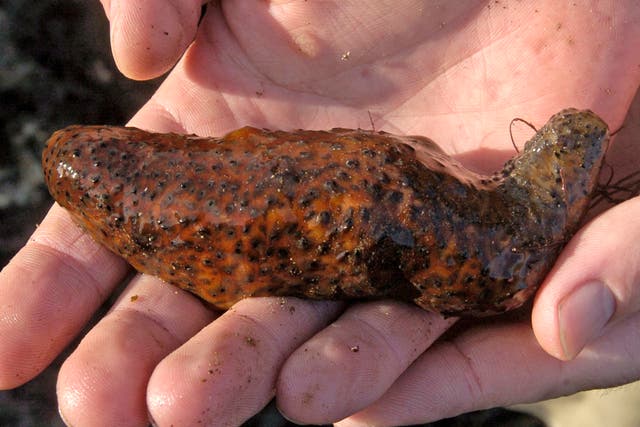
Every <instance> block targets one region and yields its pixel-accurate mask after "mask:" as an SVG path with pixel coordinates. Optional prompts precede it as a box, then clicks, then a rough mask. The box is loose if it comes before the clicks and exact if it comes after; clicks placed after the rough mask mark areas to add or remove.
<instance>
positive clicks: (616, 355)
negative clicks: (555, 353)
mask: <svg viewBox="0 0 640 427" xmlns="http://www.w3.org/2000/svg"><path fill="white" fill-rule="evenodd" d="M639 331H640V316H639V315H636V316H634V317H631V318H629V319H627V321H625V322H621V323H619V324H617V325H616V326H615V327H614V328H613V329H612V330H611V333H610V334H608V335H607V336H606V337H602V338H600V339H599V340H597V341H596V342H595V343H593V344H592V345H590V346H589V347H588V351H584V352H582V353H581V354H580V355H579V356H578V357H577V358H576V359H574V360H572V361H569V362H562V361H560V360H558V359H556V358H554V357H552V356H550V355H549V354H547V353H546V352H544V350H542V348H540V346H539V345H538V343H537V342H536V339H535V336H534V335H533V332H532V331H531V328H530V327H529V326H528V325H526V324H511V325H500V326H494V327H492V328H486V327H485V328H477V329H475V330H470V331H468V332H467V333H465V334H463V335H461V336H459V337H457V338H455V339H454V340H452V341H444V342H441V343H438V344H436V345H435V346H433V347H432V348H430V349H429V350H428V351H427V352H426V353H424V355H422V356H421V357H420V358H419V359H418V360H417V361H416V362H415V363H414V364H413V365H412V366H411V367H410V368H409V369H408V370H407V371H406V372H405V373H404V374H403V375H402V376H401V377H400V378H399V379H398V381H396V383H394V384H393V386H392V387H391V389H390V390H389V391H388V392H387V393H386V394H385V395H384V396H383V397H382V398H381V399H379V400H378V401H377V402H375V403H374V404H373V405H371V406H370V407H368V408H366V409H364V410H363V411H361V412H359V413H357V414H354V415H352V416H350V417H349V418H347V419H345V420H343V421H341V422H339V423H337V424H336V425H337V426H339V427H355V426H365V425H367V426H368V425H376V426H394V425H410V424H418V423H426V422H431V421H435V420H440V419H442V418H448V417H452V416H455V415H459V414H461V413H465V412H470V411H475V410H480V409H486V408H492V407H496V406H508V405H512V404H515V403H523V402H533V401H538V400H543V399H548V398H551V397H557V396H561V395H566V394H571V393H574V392H576V391H578V390H584V389H589V388H601V387H611V386H614V385H620V384H624V383H627V382H631V381H633V380H634V379H637V378H638V377H639V376H640V363H638V360H637V357H636V355H637V354H638V351H640V333H639Z"/></svg>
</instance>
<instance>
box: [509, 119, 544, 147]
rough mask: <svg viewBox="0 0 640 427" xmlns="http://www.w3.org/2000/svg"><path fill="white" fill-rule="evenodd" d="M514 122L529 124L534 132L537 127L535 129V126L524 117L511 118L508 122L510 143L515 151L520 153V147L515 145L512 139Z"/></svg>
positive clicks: (536, 130)
mask: <svg viewBox="0 0 640 427" xmlns="http://www.w3.org/2000/svg"><path fill="white" fill-rule="evenodd" d="M514 122H522V123H524V124H525V125H527V126H529V127H530V128H531V129H533V131H534V132H536V133H538V129H536V127H535V126H534V125H533V124H531V123H529V122H528V121H526V120H525V119H521V118H520V117H516V118H515V119H513V120H511V123H509V136H510V137H511V145H513V148H515V149H516V153H518V154H520V149H519V148H518V146H517V145H516V141H515V140H514V139H513V123H514Z"/></svg>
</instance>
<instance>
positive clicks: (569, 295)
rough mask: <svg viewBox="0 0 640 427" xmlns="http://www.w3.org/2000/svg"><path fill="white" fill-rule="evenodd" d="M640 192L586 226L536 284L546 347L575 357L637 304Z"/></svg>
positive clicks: (538, 324)
mask: <svg viewBox="0 0 640 427" xmlns="http://www.w3.org/2000/svg"><path fill="white" fill-rule="evenodd" d="M639 217H640V198H635V199H631V200H628V201H626V202H624V203H621V204H619V205H617V206H615V207H613V208H612V209H610V210H608V211H607V212H605V213H604V214H602V215H600V216H599V217H597V218H595V219H594V220H593V221H591V222H590V223H588V224H587V225H586V226H584V227H583V228H582V229H581V230H580V231H579V232H578V233H577V234H576V235H575V236H574V238H573V239H572V240H571V241H570V242H569V244H568V245H567V247H566V248H565V249H564V250H563V252H562V254H561V255H560V257H559V258H558V261H557V262H556V265H555V267H554V268H553V270H552V271H551V272H550V273H549V275H548V277H547V279H546V280H545V283H544V284H543V285H542V287H541V288H540V291H539V292H538V295H537V296H536V300H535V303H534V307H533V312H532V322H533V330H534V333H535V335H536V338H537V340H538V342H539V343H540V345H541V346H542V347H543V348H544V350H545V351H546V352H547V353H549V354H551V355H552V356H554V357H557V358H558V359H562V360H569V359H573V358H574V357H575V356H576V355H577V354H578V353H579V352H580V351H581V350H582V349H583V348H584V347H585V346H586V345H588V344H589V343H590V342H591V341H593V340H595V339H596V338H598V337H600V336H601V335H603V334H605V333H606V331H607V326H608V325H610V324H612V323H614V322H617V321H619V320H622V319H624V318H626V317H629V316H630V315H631V314H633V313H635V312H637V311H638V310H639V309H640V286H639V285H640V246H638V241H640V222H638V221H637V218H639Z"/></svg>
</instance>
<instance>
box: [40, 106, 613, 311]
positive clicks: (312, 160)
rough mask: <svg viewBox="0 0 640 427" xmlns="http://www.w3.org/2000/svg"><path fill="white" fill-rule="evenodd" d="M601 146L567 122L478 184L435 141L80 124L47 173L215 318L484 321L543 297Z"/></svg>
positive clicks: (566, 115) (587, 130) (92, 228)
mask: <svg viewBox="0 0 640 427" xmlns="http://www.w3.org/2000/svg"><path fill="white" fill-rule="evenodd" d="M608 141H609V134H608V128H607V125H606V124H605V123H604V122H603V121H602V120H601V119H600V118H598V117H597V116H596V115H595V114H594V113H592V112H590V111H578V110H574V109H567V110H563V111H562V112H560V113H558V114H556V115H554V116H553V117H552V118H551V119H550V120H549V122H548V123H547V124H546V125H545V126H544V127H543V128H542V129H540V130H539V131H538V133H537V134H536V135H535V136H534V137H533V138H532V139H531V140H530V141H529V142H527V144H526V145H525V148H524V150H523V152H522V153H521V154H520V155H519V156H517V157H516V158H514V159H512V160H511V161H509V162H508V163H507V164H506V165H505V167H504V169H503V170H502V171H500V172H497V173H496V174H495V175H494V176H492V177H485V176H480V175H477V174H474V173H472V172H469V171H467V170H465V169H464V168H463V167H462V166H460V165H459V164H458V163H456V162H455V161H454V160H452V159H450V158H449V157H448V156H447V155H446V154H444V153H443V152H442V151H441V150H440V149H439V148H438V147H437V146H436V145H435V143H433V142H432V141H431V140H429V139H427V138H423V137H399V136H393V135H390V134H387V133H383V132H369V131H362V130H347V129H333V130H331V131H326V132H325V131H304V130H299V131H295V132H282V131H268V130H259V129H254V128H250V127H245V128H242V129H239V130H236V131H233V132H231V133H229V134H228V135H226V136H224V137H222V138H199V137H195V136H184V135H176V134H155V133H148V132H145V131H142V130H139V129H134V128H120V127H106V126H71V127H69V128H66V129H63V130H61V131H58V132H56V133H54V135H53V136H52V137H51V139H50V140H49V141H48V143H47V147H46V149H45V151H44V153H43V167H44V171H45V176H46V182H47V185H48V186H49V189H50V192H51V194H52V195H53V197H54V198H55V199H56V201H57V202H58V203H59V204H60V205H62V206H63V207H65V208H66V209H68V210H69V211H70V212H71V214H72V215H73V216H74V218H75V219H76V221H77V222H78V224H80V225H81V226H82V227H83V228H85V229H86V230H87V232H88V233H89V234H91V236H93V238H94V239H95V240H96V241H98V242H100V243H102V244H104V245H105V246H107V247H108V248H110V249H111V250H112V251H114V252H115V253H117V254H119V255H121V256H122V257H124V258H125V259H127V260H128V261H129V263H131V265H133V266H134V267H135V268H136V269H137V270H139V271H141V272H144V273H148V274H152V275H156V276H158V277H160V278H162V279H164V280H165V281H167V282H170V283H172V284H175V285H177V286H180V287H181V288H183V289H186V290H188V291H190V292H193V293H194V294H196V295H198V296H199V297H201V298H202V299H204V300H206V301H208V302H210V303H211V304H213V305H214V306H215V307H218V308H228V307H229V306H231V305H232V304H233V303H234V302H236V301H238V300H239V299H241V298H245V297H249V296H267V295H276V296H285V295H287V296H298V297H306V298H315V299H372V298H395V299H400V300H404V301H412V302H414V303H416V304H417V305H419V306H420V307H423V308H425V309H427V310H432V311H436V312H440V313H443V314H448V315H454V314H455V315H487V314H494V313H500V312H503V311H506V310H509V309H512V308H515V307H518V306H520V305H521V304H522V303H523V302H524V301H525V300H526V299H527V298H528V297H529V296H531V295H532V294H533V293H534V292H535V290H536V288H537V286H538V285H539V284H540V282H541V281H542V279H543V278H544V276H545V275H546V273H547V272H548V271H549V269H550V268H551V266H552V265H553V263H554V261H555V259H556V257H557V255H558V253H559V251H560V250H561V249H562V246H563V245H564V243H565V242H566V241H567V240H568V239H569V237H571V235H572V234H573V233H574V232H575V231H576V228H577V226H578V224H579V222H580V220H581V218H582V217H583V214H584V213H585V211H586V209H587V207H588V205H589V200H590V198H591V196H592V193H593V191H594V188H595V185H596V180H597V176H598V173H599V170H600V167H601V164H602V160H603V157H604V153H605V151H606V149H607V145H608Z"/></svg>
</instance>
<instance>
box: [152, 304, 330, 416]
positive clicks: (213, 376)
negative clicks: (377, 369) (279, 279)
mask: <svg viewBox="0 0 640 427" xmlns="http://www.w3.org/2000/svg"><path fill="white" fill-rule="evenodd" d="M341 307H342V304H339V303H335V302H311V301H303V300H299V299H295V298H250V299H247V300H243V301H240V302H239V303H237V304H236V305H234V306H233V307H232V308H231V309H230V310H229V311H227V312H226V313H225V314H224V315H222V316H221V317H220V318H219V319H217V320H216V321H215V322H213V323H212V324H210V325H208V326H207V327H206V328H204V329H203V330H202V331H200V333H198V334H197V335H196V336H194V337H193V338H192V339H191V340H189V341H188V342H187V343H186V344H185V345H183V346H182V347H180V348H179V349H178V350H177V351H175V352H174V353H172V354H171V355H169V356H168V357H167V358H165V359H164V360H163V361H162V362H161V363H160V365H158V367H157V368H156V370H155V371H154V372H153V375H152V377H151V380H150V382H149V391H148V400H147V401H148V405H149V412H150V414H151V417H152V418H153V420H154V421H155V423H156V424H157V425H176V426H179V425H240V424H241V423H242V422H243V421H244V420H246V419H248V418H249V417H251V416H252V415H253V414H255V413H256V412H258V411H259V410H260V409H261V408H262V407H264V406H265V405H266V404H267V403H268V402H269V400H270V399H271V398H272V397H273V394H274V391H275V384H276V377H277V374H278V371H279V370H280V366H281V365H282V363H283V362H284V360H285V358H286V357H287V356H288V355H289V354H290V353H291V352H292V351H293V350H294V349H295V348H296V347H297V346H299V345H300V344H301V343H302V342H304V340H306V339H307V338H308V337H309V336H311V335H312V334H314V333H315V332H316V331H318V330H319V329H320V328H322V327H323V326H325V325H326V324H327V323H328V322H329V321H330V320H331V319H333V318H334V317H335V316H336V315H337V312H338V311H339V310H340V308H341Z"/></svg>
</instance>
